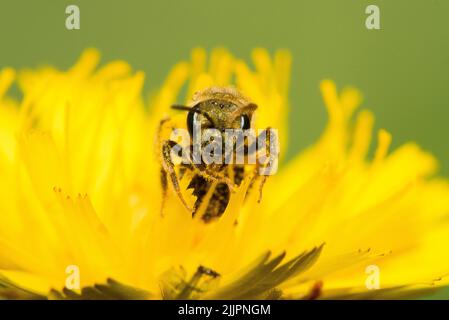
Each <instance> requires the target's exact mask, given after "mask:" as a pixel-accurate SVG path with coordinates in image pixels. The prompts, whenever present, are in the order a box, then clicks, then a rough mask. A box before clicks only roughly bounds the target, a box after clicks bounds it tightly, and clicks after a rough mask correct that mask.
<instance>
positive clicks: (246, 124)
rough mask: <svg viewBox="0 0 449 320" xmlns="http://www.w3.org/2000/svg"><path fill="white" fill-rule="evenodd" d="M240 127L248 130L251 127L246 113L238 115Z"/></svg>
mask: <svg viewBox="0 0 449 320" xmlns="http://www.w3.org/2000/svg"><path fill="white" fill-rule="evenodd" d="M240 127H241V128H242V129H243V130H248V129H249V128H250V127H251V120H250V119H249V117H248V115H246V114H244V115H242V116H241V117H240Z"/></svg>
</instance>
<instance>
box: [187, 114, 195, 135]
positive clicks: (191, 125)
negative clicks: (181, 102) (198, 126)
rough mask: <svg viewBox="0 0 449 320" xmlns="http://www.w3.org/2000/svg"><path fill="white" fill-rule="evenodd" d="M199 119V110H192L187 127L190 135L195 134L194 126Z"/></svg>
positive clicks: (188, 116)
mask: <svg viewBox="0 0 449 320" xmlns="http://www.w3.org/2000/svg"><path fill="white" fill-rule="evenodd" d="M197 119H198V112H197V111H196V110H191V111H189V113H188V114H187V129H188V130H189V133H190V136H193V127H194V125H195V122H196V121H197Z"/></svg>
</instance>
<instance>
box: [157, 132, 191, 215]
mask: <svg viewBox="0 0 449 320" xmlns="http://www.w3.org/2000/svg"><path fill="white" fill-rule="evenodd" d="M173 145H176V142H174V141H171V140H166V141H164V142H163V143H162V148H161V158H162V169H163V170H164V171H165V172H166V175H168V176H169V177H170V180H171V184H172V186H173V189H174V190H175V192H176V194H177V195H178V197H179V199H180V200H181V202H182V204H183V205H184V207H186V208H187V210H189V211H192V209H191V208H190V207H189V205H188V204H187V202H186V201H185V199H184V197H183V196H182V193H181V188H180V187H179V180H178V177H177V176H176V172H175V166H174V164H173V161H172V159H171V148H172V147H173Z"/></svg>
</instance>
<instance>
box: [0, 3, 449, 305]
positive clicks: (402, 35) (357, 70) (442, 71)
mask: <svg viewBox="0 0 449 320" xmlns="http://www.w3.org/2000/svg"><path fill="white" fill-rule="evenodd" d="M70 4H76V5H78V6H79V8H80V11H81V29H80V30H72V31H69V30H67V29H66V28H65V19H66V14H65V8H66V6H68V5H70ZM369 4H375V5H378V6H379V8H380V13H381V30H367V29H366V28H365V19H366V17H367V15H366V14H365V8H366V7H367V6H368V5H369ZM448 14H449V1H447V0H413V1H410V0H394V1H392V0H390V1H388V0H370V1H366V0H339V1H337V0H296V1H293V0H291V1H286V0H277V1H274V0H272V1H260V0H259V1H242V0H240V1H239V0H226V1H220V2H219V1H210V0H209V1H208V0H190V1H181V0H179V1H174V0H164V1H162V0H158V1H156V0H147V1H144V0H141V1H139V0H127V1H107V0H95V1H93V0H84V1H82V0H40V1H31V0H28V1H25V0H14V1H13V0H1V1H0V43H1V45H0V67H4V66H12V67H15V68H19V67H35V66H39V65H41V64H53V65H55V66H57V67H60V68H67V67H69V66H70V65H71V64H72V63H73V62H74V61H76V59H77V57H78V56H79V54H80V53H81V51H82V50H83V49H84V48H86V47H90V46H93V47H96V48H98V49H100V50H101V52H102V55H103V61H109V60H112V59H124V60H126V61H128V62H129V63H130V64H131V65H132V66H133V67H134V68H135V69H139V70H143V71H145V72H146V74H147V77H146V90H149V89H150V88H153V87H155V86H158V85H159V84H160V83H161V82H162V81H163V79H164V77H165V75H166V74H167V72H168V71H169V70H170V68H171V66H172V65H173V64H174V63H175V62H177V61H179V60H181V59H188V58H189V54H190V50H191V49H192V48H193V47H195V46H203V47H205V48H206V49H211V48H213V47H215V46H225V47H227V48H229V49H230V50H231V51H232V52H233V53H234V54H235V55H237V56H239V57H242V58H245V59H247V60H249V58H250V52H251V49H253V48H254V47H258V46H260V47H265V48H267V49H268V50H270V51H271V52H273V51H274V50H275V49H277V48H288V49H289V50H291V52H292V54H293V70H292V84H291V102H292V108H293V110H292V116H291V118H290V119H291V125H292V134H294V135H295V137H296V138H295V139H292V140H291V143H292V145H291V150H290V155H292V154H294V153H296V152H297V151H298V150H300V149H301V148H304V147H305V146H307V145H309V144H311V143H312V142H313V141H314V140H315V139H316V138H317V137H318V136H319V134H320V132H321V130H322V128H323V126H324V125H325V121H326V114H325V109H324V107H323V104H322V101H321V97H320V94H319V90H318V84H319V82H320V80H321V79H323V78H331V79H334V80H335V81H336V82H337V85H338V86H339V87H340V88H341V87H343V86H346V85H353V86H356V87H358V88H359V89H361V91H362V92H363V94H364V97H365V99H364V103H363V106H365V107H369V108H370V109H371V110H373V111H374V112H375V115H376V127H377V128H379V127H383V128H386V129H388V130H389V131H390V132H391V133H392V134H393V141H394V143H393V147H395V146H397V145H399V144H401V143H403V142H405V141H408V140H414V141H417V142H418V143H419V144H420V145H422V146H423V147H424V148H425V149H427V150H430V151H431V152H433V153H434V154H435V155H436V156H437V157H438V158H439V159H440V162H441V168H440V172H441V174H443V175H445V176H449V148H448V147H447V146H446V143H447V140H446V139H447V138H448V136H449V125H448V124H447V123H446V121H447V120H448V117H449V104H448V101H449V68H448V67H449V19H448V18H447V17H448ZM434 297H438V298H443V297H446V298H449V290H446V292H445V293H444V292H443V293H440V294H438V295H437V296H434Z"/></svg>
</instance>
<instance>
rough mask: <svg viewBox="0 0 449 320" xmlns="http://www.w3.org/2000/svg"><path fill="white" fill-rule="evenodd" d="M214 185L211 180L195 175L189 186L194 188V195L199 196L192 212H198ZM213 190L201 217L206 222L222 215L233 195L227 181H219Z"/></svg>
mask: <svg viewBox="0 0 449 320" xmlns="http://www.w3.org/2000/svg"><path fill="white" fill-rule="evenodd" d="M212 186H213V184H212V183H211V182H209V181H207V180H206V179H204V178H203V177H201V176H199V175H196V176H195V177H193V179H192V181H190V184H189V186H188V188H189V189H193V195H194V196H196V197H197V198H196V201H195V205H194V209H193V213H192V215H193V216H195V214H196V213H197V211H198V209H199V208H200V206H201V205H202V203H203V201H204V200H205V197H206V195H207V193H208V192H209V190H210V188H211V187H212ZM212 192H213V193H212V195H211V197H210V199H209V201H208V203H207V206H206V209H205V211H204V213H203V214H202V217H201V218H202V219H203V220H204V222H209V221H211V220H212V219H214V218H219V217H221V216H222V215H223V213H224V212H225V210H226V207H227V206H228V203H229V199H230V197H231V192H230V190H229V187H228V186H227V185H226V184H225V183H218V184H217V185H215V187H214V190H213V191H212Z"/></svg>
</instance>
